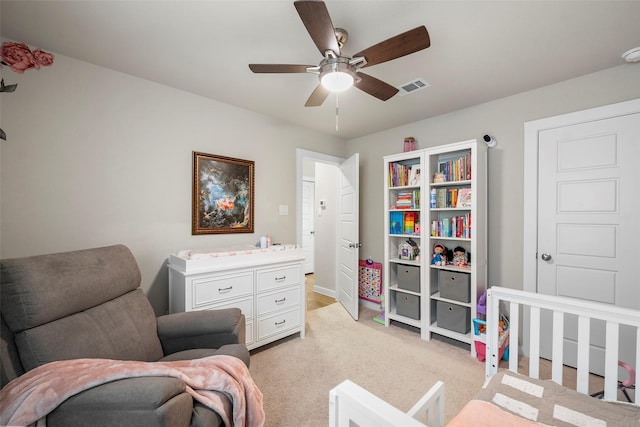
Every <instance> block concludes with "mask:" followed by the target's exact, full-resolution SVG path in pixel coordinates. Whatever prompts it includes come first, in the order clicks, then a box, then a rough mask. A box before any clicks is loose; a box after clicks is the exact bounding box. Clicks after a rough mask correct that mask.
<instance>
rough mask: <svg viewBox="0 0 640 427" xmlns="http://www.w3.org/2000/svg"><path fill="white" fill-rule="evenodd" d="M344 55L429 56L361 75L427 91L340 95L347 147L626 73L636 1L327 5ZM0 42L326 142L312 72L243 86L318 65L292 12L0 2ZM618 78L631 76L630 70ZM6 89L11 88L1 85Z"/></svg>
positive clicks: (284, 8) (176, 4)
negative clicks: (410, 48) (403, 37)
mask: <svg viewBox="0 0 640 427" xmlns="http://www.w3.org/2000/svg"><path fill="white" fill-rule="evenodd" d="M326 4H327V8H328V10H329V13H330V15H331V18H332V21H333V24H334V26H336V27H342V28H345V29H346V30H347V31H348V32H349V40H348V41H347V44H346V45H345V47H344V48H343V54H346V55H351V54H353V53H355V52H357V51H360V50H362V49H364V48H366V47H369V46H370V45H373V44H375V43H378V42H380V41H382V40H385V39H387V38H389V37H392V36H394V35H397V34H399V33H402V32H404V31H406V30H409V29H412V28H414V27H417V26H419V25H425V26H426V27H427V29H428V31H429V34H430V37H431V47H430V48H428V49H426V50H423V51H420V52H418V53H414V54H412V55H409V56H406V57H403V58H399V59H396V60H393V61H390V62H388V63H384V64H379V65H375V66H372V67H370V68H367V70H366V72H367V74H370V75H372V76H374V77H377V78H379V79H381V80H384V81H386V82H387V83H389V84H391V85H394V86H399V85H401V84H404V83H406V82H408V81H410V80H413V79H415V78H423V79H425V80H426V81H427V82H429V83H430V84H431V86H430V87H429V88H427V89H425V90H421V91H418V92H416V93H413V94H410V95H407V96H399V95H396V96H394V97H393V98H391V99H390V100H388V101H386V102H382V101H379V100H378V99H376V98H374V97H372V96H370V95H367V94H365V93H364V92H361V91H359V90H357V89H350V90H349V91H347V92H346V93H343V94H340V96H339V100H338V101H339V130H338V132H337V134H338V135H339V136H340V137H343V138H346V139H350V138H354V137H358V136H362V135H367V134H370V133H373V132H377V131H379V130H383V129H387V128H391V127H395V126H399V125H402V124H406V123H410V122H414V121H418V120H421V119H425V118H428V117H432V116H436V115H439V114H443V113H447V112H450V111H455V110H458V109H461V108H465V107H469V106H472V105H476V104H480V103H483V102H486V101H490V100H493V99H497V98H502V97H506V96H509V95H512V94H516V93H519V92H523V91H527V90H530V89H534V88H538V87H541V86H545V85H549V84H552V83H555V82H559V81H563V80H567V79H570V78H573V77H578V76H581V75H585V74H589V73H592V72H595V71H599V70H603V69H606V68H610V67H615V66H618V65H622V64H624V61H623V60H622V58H621V54H622V53H623V52H624V51H626V50H629V49H631V48H633V47H636V46H640V0H634V1H606V0H600V1H568V0H567V1H540V0H535V1H526V0H511V1H489V0H472V1H462V0H459V1H453V0H447V1H403V0H393V1H379V0H371V1H365V0H349V1H327V2H326ZM0 12H1V15H2V16H1V18H2V21H1V27H0V28H1V34H2V36H3V37H5V38H8V39H12V40H15V41H21V42H25V43H27V44H28V45H30V46H32V47H38V48H40V49H42V50H45V51H50V52H53V53H59V54H63V55H66V56H70V57H73V58H77V59H81V60H83V61H87V62H90V63H93V64H97V65H101V66H104V67H108V68H111V69H113V70H117V71H121V72H124V73H127V74H131V75H134V76H138V77H142V78H144V79H148V80H152V81H155V82H159V83H162V84H165V85H168V86H172V87H175V88H177V89H181V90H185V91H188V92H192V93H195V94H198V95H201V96H204V97H207V98H211V99H214V100H218V101H221V102H225V103H228V104H232V105H236V106H238V107H242V108H245V109H247V110H252V111H256V112H259V113H264V114H267V115H271V116H274V117H278V118H281V119H283V120H286V121H290V122H293V123H296V124H298V125H301V126H304V127H307V128H311V129H315V130H318V131H321V132H326V133H328V134H333V135H335V134H336V117H335V114H336V96H335V95H330V96H329V98H327V100H326V101H325V103H324V104H323V105H322V106H321V107H315V108H305V107H304V103H305V101H306V99H307V98H308V96H309V95H310V94H311V92H312V91H313V89H314V88H315V86H316V84H317V77H316V76H315V75H312V74H253V73H252V72H251V71H250V70H249V68H248V66H247V64H249V63H287V64H309V65H316V64H318V63H319V61H320V60H321V59H322V57H321V55H320V53H319V52H318V50H317V49H316V47H315V45H314V44H313V42H312V40H311V38H310V37H309V35H308V34H307V32H306V30H305V28H304V25H303V24H302V22H301V21H300V19H299V17H298V14H297V12H296V10H295V8H294V6H293V2H292V1H267V0H261V1H244V0H234V1H212V0H209V1H24V0H21V1H5V0H2V2H1V10H0ZM625 66H632V67H638V72H640V63H638V64H627V65H625ZM7 83H10V82H7Z"/></svg>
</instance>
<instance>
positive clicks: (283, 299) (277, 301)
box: [276, 298, 287, 304]
mask: <svg viewBox="0 0 640 427" xmlns="http://www.w3.org/2000/svg"><path fill="white" fill-rule="evenodd" d="M286 300H287V299H286V298H282V299H277V300H276V304H282V303H283V302H285V301H286Z"/></svg>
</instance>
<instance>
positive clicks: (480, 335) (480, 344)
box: [473, 315, 509, 362]
mask: <svg viewBox="0 0 640 427" xmlns="http://www.w3.org/2000/svg"><path fill="white" fill-rule="evenodd" d="M473 334H474V340H473V343H474V345H475V347H476V355H477V357H478V360H479V361H480V362H484V360H485V359H486V353H487V321H486V320H482V319H473ZM498 336H499V338H498V359H502V360H509V319H508V318H507V316H505V315H501V316H500V323H499V324H498Z"/></svg>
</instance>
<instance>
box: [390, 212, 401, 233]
mask: <svg viewBox="0 0 640 427" xmlns="http://www.w3.org/2000/svg"><path fill="white" fill-rule="evenodd" d="M402 214H403V212H389V233H390V234H402V227H403V225H404V217H403V215H402Z"/></svg>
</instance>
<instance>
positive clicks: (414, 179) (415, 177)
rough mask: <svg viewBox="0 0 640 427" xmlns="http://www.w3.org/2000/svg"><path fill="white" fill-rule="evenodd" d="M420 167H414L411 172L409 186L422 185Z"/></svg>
mask: <svg viewBox="0 0 640 427" xmlns="http://www.w3.org/2000/svg"><path fill="white" fill-rule="evenodd" d="M421 169H422V168H421V167H420V165H413V166H411V169H410V170H409V185H420V174H421Z"/></svg>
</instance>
